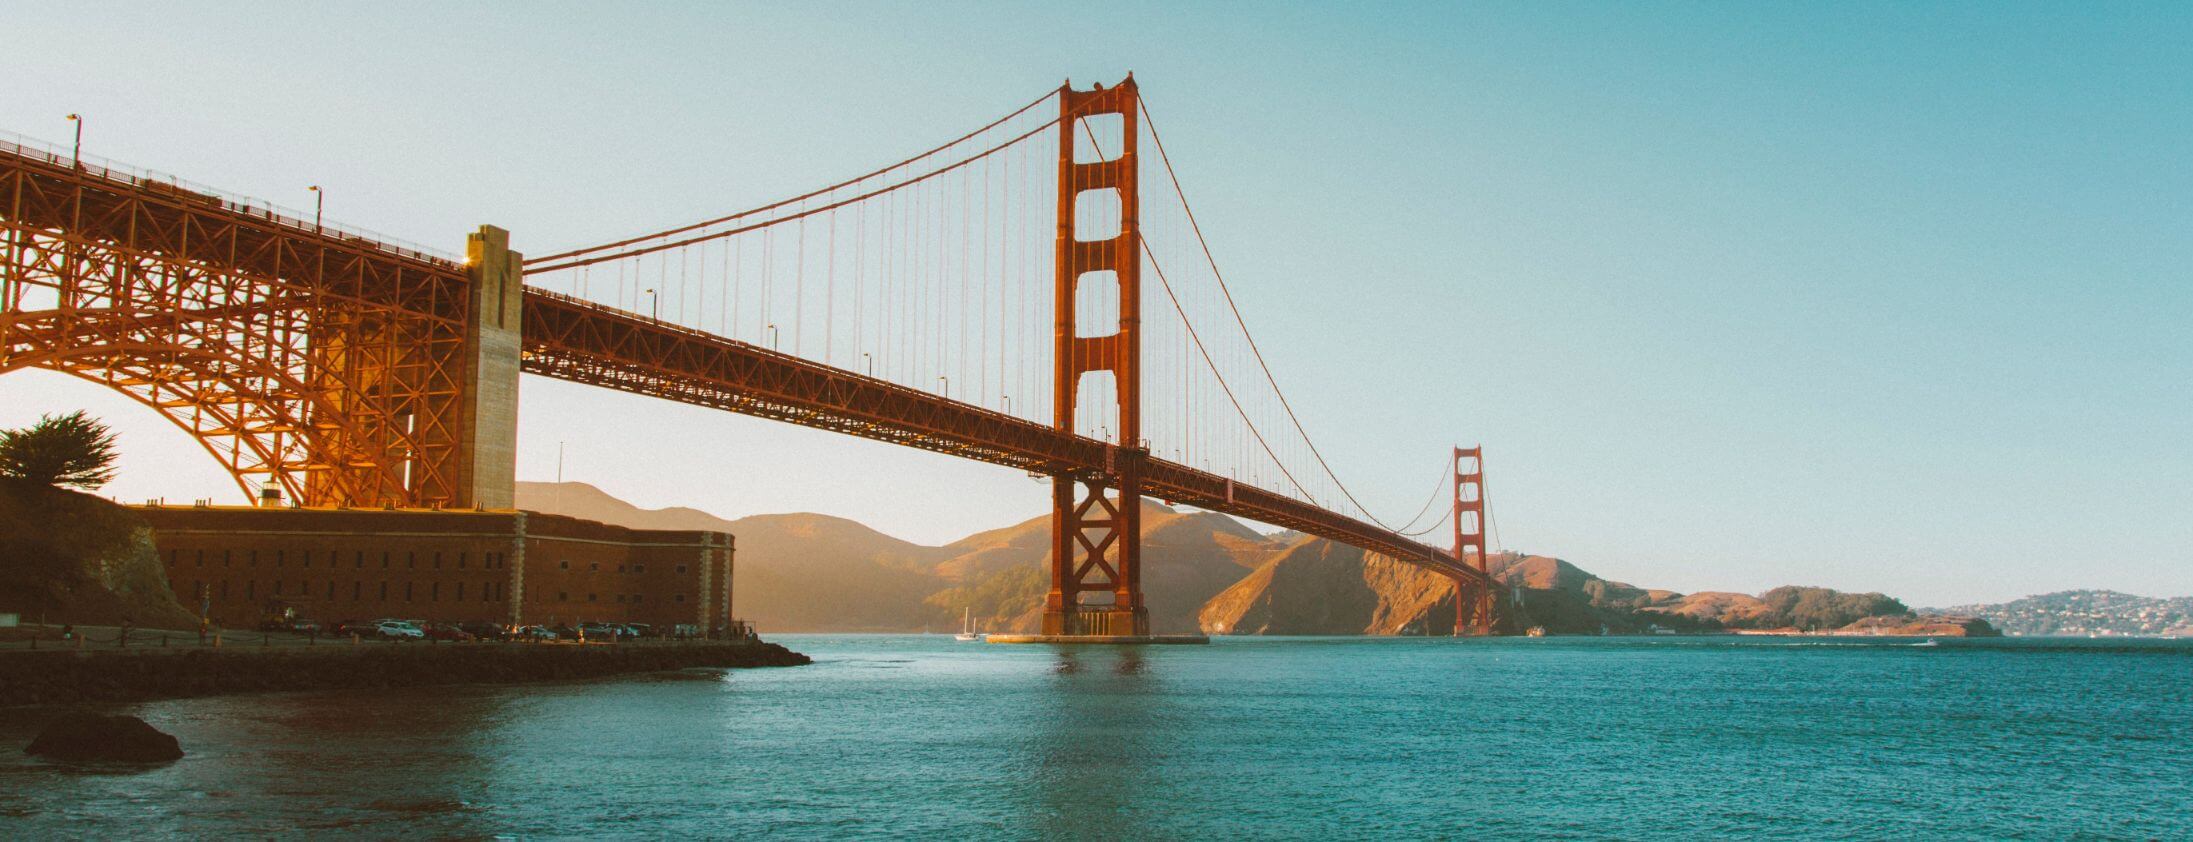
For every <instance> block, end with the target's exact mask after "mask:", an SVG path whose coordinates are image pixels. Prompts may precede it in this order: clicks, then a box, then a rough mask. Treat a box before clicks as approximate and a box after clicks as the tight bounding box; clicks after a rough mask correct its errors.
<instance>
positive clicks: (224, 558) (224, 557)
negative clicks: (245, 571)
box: [221, 550, 236, 567]
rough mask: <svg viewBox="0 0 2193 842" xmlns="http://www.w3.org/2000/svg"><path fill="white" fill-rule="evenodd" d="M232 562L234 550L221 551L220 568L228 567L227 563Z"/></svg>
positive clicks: (234, 555)
mask: <svg viewBox="0 0 2193 842" xmlns="http://www.w3.org/2000/svg"><path fill="white" fill-rule="evenodd" d="M234 560H236V551H235V550H222V551H221V566H222V567H227V566H228V563H229V562H231V561H234Z"/></svg>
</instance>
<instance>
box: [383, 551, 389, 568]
mask: <svg viewBox="0 0 2193 842" xmlns="http://www.w3.org/2000/svg"><path fill="white" fill-rule="evenodd" d="M389 555H390V554H389V553H382V554H381V569H382V570H387V569H388V557H389Z"/></svg>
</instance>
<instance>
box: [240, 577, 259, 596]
mask: <svg viewBox="0 0 2193 842" xmlns="http://www.w3.org/2000/svg"><path fill="white" fill-rule="evenodd" d="M244 598H245V599H258V598H259V580H257V579H253V580H251V581H248V582H245V583H244Z"/></svg>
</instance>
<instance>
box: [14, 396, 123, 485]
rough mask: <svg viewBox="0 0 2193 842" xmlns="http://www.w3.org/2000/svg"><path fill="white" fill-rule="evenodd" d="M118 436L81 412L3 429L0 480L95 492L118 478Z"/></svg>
mask: <svg viewBox="0 0 2193 842" xmlns="http://www.w3.org/2000/svg"><path fill="white" fill-rule="evenodd" d="M116 455H117V454H116V453H115V450H114V431H113V430H110V429H107V425H105V424H102V423H99V421H98V420H97V419H94V418H92V417H90V416H87V415H85V414H84V412H83V410H77V411H75V412H71V413H69V414H67V415H60V416H54V415H45V416H40V417H39V419H38V423H36V424H32V425H30V426H28V427H24V428H23V429H20V430H0V477H11V478H14V479H20V480H28V481H30V482H34V483H38V484H40V485H71V486H75V487H77V488H84V489H92V488H98V487H99V486H102V485H105V484H107V483H108V482H111V481H113V479H114V460H115V457H116Z"/></svg>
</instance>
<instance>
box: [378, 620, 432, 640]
mask: <svg viewBox="0 0 2193 842" xmlns="http://www.w3.org/2000/svg"><path fill="white" fill-rule="evenodd" d="M373 633H374V634H375V635H376V636H378V637H381V638H383V639H385V640H425V639H426V632H424V631H422V630H420V629H419V627H418V626H414V625H412V624H410V623H402V622H383V623H381V624H379V625H377V626H374V627H373Z"/></svg>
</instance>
